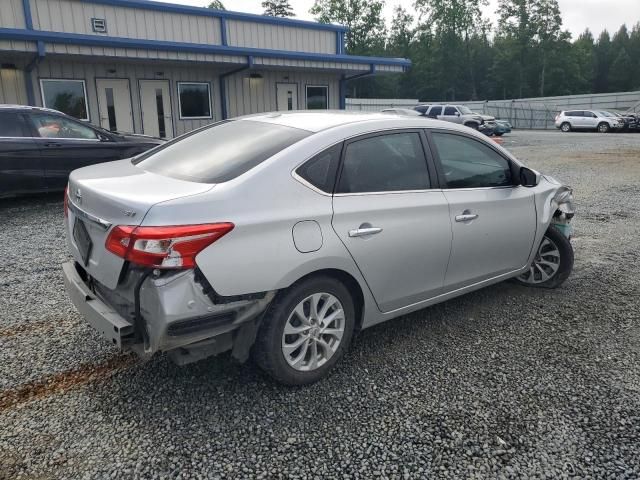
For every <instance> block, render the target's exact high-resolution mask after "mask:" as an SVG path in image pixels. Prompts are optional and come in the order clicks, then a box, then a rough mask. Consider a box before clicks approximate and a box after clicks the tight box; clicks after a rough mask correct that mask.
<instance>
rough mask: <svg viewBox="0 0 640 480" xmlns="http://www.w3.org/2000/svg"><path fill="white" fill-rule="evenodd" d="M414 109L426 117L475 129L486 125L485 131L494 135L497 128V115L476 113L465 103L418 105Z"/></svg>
mask: <svg viewBox="0 0 640 480" xmlns="http://www.w3.org/2000/svg"><path fill="white" fill-rule="evenodd" d="M414 110H416V111H417V112H420V114H422V115H424V116H425V117H429V118H434V119H438V120H444V121H447V122H452V123H459V124H462V125H464V126H465V127H469V128H473V129H474V130H479V129H480V127H481V126H482V125H485V128H484V133H485V134H487V132H491V133H489V135H493V132H494V131H495V128H496V126H495V120H496V119H495V117H492V116H491V115H483V114H480V113H475V112H473V111H471V109H469V107H466V106H465V105H418V106H416V107H414Z"/></svg>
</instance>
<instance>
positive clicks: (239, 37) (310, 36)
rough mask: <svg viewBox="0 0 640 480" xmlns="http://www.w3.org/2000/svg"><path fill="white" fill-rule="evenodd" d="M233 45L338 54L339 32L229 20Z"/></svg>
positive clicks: (229, 40) (228, 35)
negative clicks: (337, 38) (337, 36)
mask: <svg viewBox="0 0 640 480" xmlns="http://www.w3.org/2000/svg"><path fill="white" fill-rule="evenodd" d="M226 23H227V41H228V42H229V46H233V47H248V48H267V49H273V50H288V51H298V52H307V53H330V54H335V53H336V32H333V31H328V30H311V29H308V28H299V27H289V26H284V25H273V24H264V23H257V22H245V21H239V20H227V22H226Z"/></svg>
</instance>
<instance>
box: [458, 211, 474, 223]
mask: <svg viewBox="0 0 640 480" xmlns="http://www.w3.org/2000/svg"><path fill="white" fill-rule="evenodd" d="M476 218H478V214H477V213H463V214H462V215H456V222H468V221H470V220H475V219H476Z"/></svg>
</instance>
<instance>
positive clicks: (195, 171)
mask: <svg viewBox="0 0 640 480" xmlns="http://www.w3.org/2000/svg"><path fill="white" fill-rule="evenodd" d="M310 134H311V132H309V131H307V130H301V129H299V128H292V127H286V126H284V125H277V124H272V123H264V122H256V121H251V120H235V121H234V120H232V121H228V122H221V123H217V124H214V125H210V126H208V127H205V128H203V129H200V130H196V131H194V132H192V133H189V134H187V135H183V136H182V137H179V138H177V139H175V140H173V141H171V142H168V143H166V144H165V145H163V146H161V147H159V148H156V149H153V150H152V151H150V152H148V153H146V154H142V155H141V156H139V157H136V158H135V159H134V160H133V163H134V165H137V166H138V167H140V168H142V169H143V170H146V171H149V172H152V173H157V174H159V175H165V176H167V177H173V178H179V179H181V180H187V181H191V182H199V183H221V182H227V181H229V180H232V179H234V178H236V177H237V176H239V175H242V174H243V173H245V172H247V171H249V170H250V169H252V168H253V167H255V166H256V165H259V164H260V163H262V162H264V161H265V160H267V159H268V158H270V157H272V156H273V155H275V154H276V153H278V152H280V151H282V150H284V149H285V148H287V147H289V146H291V145H293V144H294V143H296V142H298V141H300V140H302V139H303V138H305V137H307V136H309V135H310Z"/></svg>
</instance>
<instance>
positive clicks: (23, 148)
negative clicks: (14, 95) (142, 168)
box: [0, 105, 164, 197]
mask: <svg viewBox="0 0 640 480" xmlns="http://www.w3.org/2000/svg"><path fill="white" fill-rule="evenodd" d="M162 143H164V141H163V140H160V139H157V138H153V137H148V136H144V135H130V134H121V133H117V132H110V131H108V130H104V129H103V128H100V127H96V126H95V125H91V124H89V123H85V122H81V121H79V120H76V119H75V118H73V117H70V116H69V115H65V114H64V113H61V112H58V111H56V110H50V109H45V108H38V107H27V106H19V105H0V197H6V196H11V195H17V194H24V193H35V192H53V191H62V190H64V187H65V186H66V184H67V179H68V178H69V173H71V171H72V170H75V169H77V168H81V167H85V166H87V165H93V164H95V163H101V162H108V161H112V160H120V159H122V158H129V157H132V156H134V155H137V154H139V153H142V152H144V151H146V150H149V149H150V148H153V147H155V146H157V145H160V144H162Z"/></svg>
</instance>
